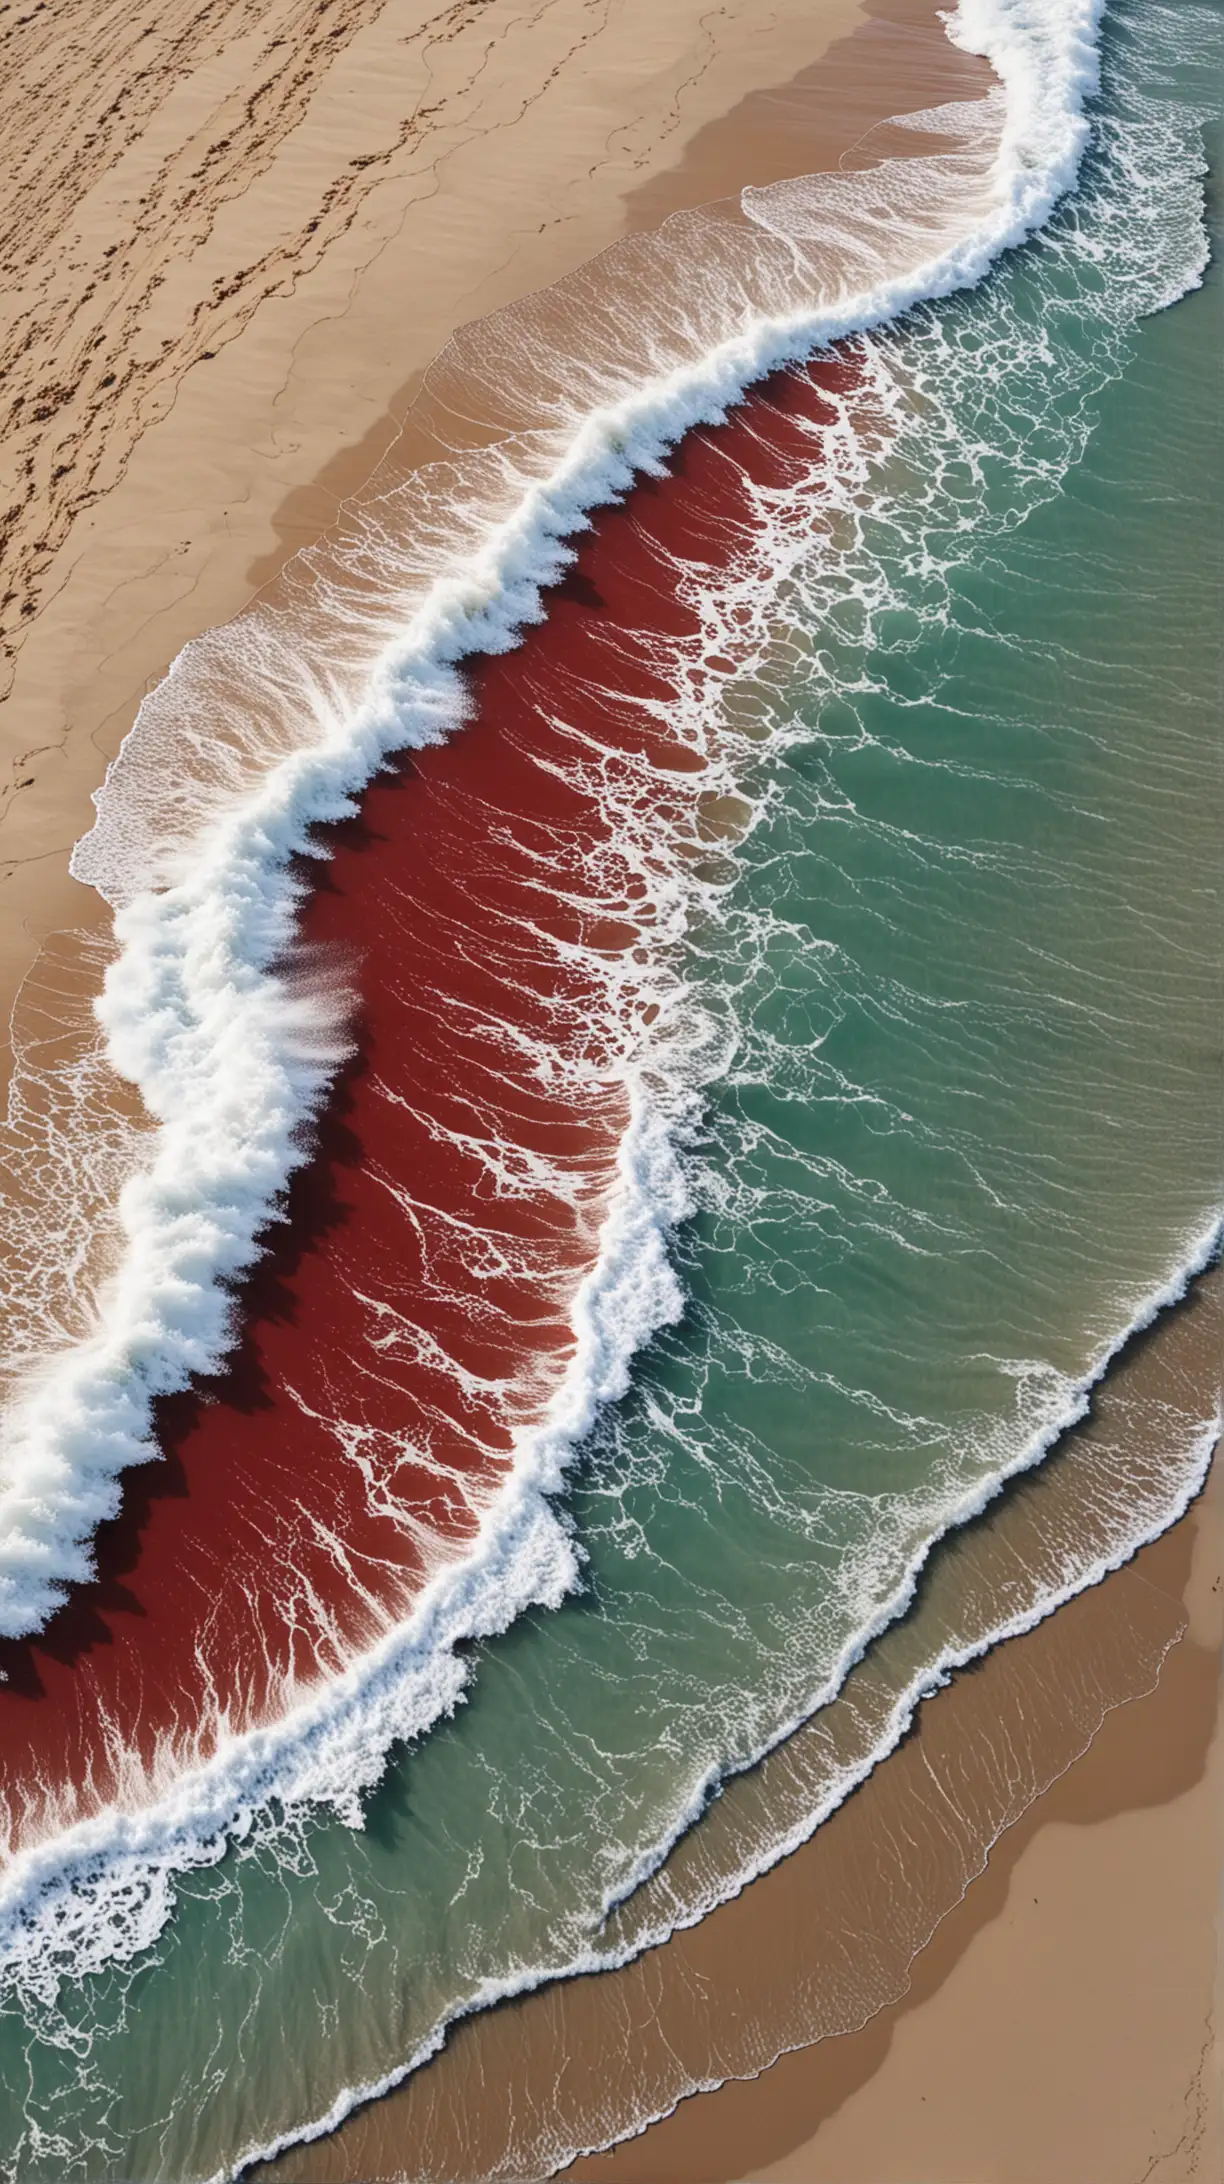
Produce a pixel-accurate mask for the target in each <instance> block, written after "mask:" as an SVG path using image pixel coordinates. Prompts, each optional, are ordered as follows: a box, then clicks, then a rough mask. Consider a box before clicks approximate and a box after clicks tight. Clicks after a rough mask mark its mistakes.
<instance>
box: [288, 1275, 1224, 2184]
mask: <svg viewBox="0 0 1224 2184" xmlns="http://www.w3.org/2000/svg"><path fill="white" fill-rule="evenodd" d="M1222 1329H1224V1283H1222V1282H1221V1279H1220V1277H1218V1276H1217V1277H1215V1278H1214V1279H1213V1280H1212V1281H1209V1282H1208V1283H1205V1284H1202V1285H1200V1287H1199V1290H1198V1291H1197V1292H1196V1296H1195V1298H1194V1300H1193V1302H1192V1304H1191V1306H1190V1307H1189V1308H1188V1309H1183V1310H1182V1312H1181V1313H1178V1314H1174V1315H1172V1316H1170V1317H1169V1318H1168V1319H1167V1320H1165V1321H1164V1322H1162V1323H1161V1325H1160V1327H1159V1328H1158V1329H1157V1330H1155V1332H1154V1333H1153V1334H1152V1335H1150V1336H1149V1337H1147V1338H1144V1339H1143V1340H1141V1341H1140V1342H1139V1343H1138V1344H1136V1345H1134V1346H1132V1349H1131V1351H1130V1352H1129V1353H1128V1356H1127V1359H1126V1360H1125V1361H1124V1365H1123V1368H1122V1370H1121V1371H1120V1372H1115V1374H1114V1375H1113V1376H1111V1381H1110V1384H1109V1386H1108V1387H1107V1388H1106V1389H1105V1390H1103V1391H1102V1394H1101V1397H1100V1400H1099V1402H1098V1404H1097V1405H1096V1407H1095V1413H1094V1417H1093V1419H1092V1420H1090V1421H1089V1423H1088V1425H1087V1426H1086V1427H1084V1428H1082V1429H1079V1430H1078V1431H1077V1433H1076V1434H1075V1435H1072V1436H1069V1437H1068V1441H1067V1443H1066V1444H1065V1447H1064V1451H1063V1453H1062V1455H1061V1456H1060V1458H1059V1459H1056V1460H1055V1462H1054V1465H1053V1467H1051V1466H1049V1465H1047V1466H1046V1467H1043V1469H1042V1471H1041V1472H1038V1473H1037V1474H1034V1475H1033V1476H1032V1478H1031V1479H1030V1480H1028V1481H1022V1482H1018V1484H1017V1486H1016V1487H1015V1488H1013V1489H1011V1490H1009V1495H1008V1496H1007V1497H1005V1498H1004V1501H1003V1502H1002V1503H1000V1504H999V1505H997V1507H996V1511H995V1513H994V1514H993V1515H992V1516H991V1517H990V1518H989V1519H988V1520H985V1522H984V1524H983V1525H982V1526H981V1527H979V1528H978V1531H977V1542H976V1545H974V1543H973V1542H972V1541H970V1540H969V1537H968V1535H966V1546H967V1547H969V1548H970V1550H971V1553H972V1556H973V1557H974V1558H976V1560H977V1566H978V1567H979V1568H987V1569H990V1568H996V1569H998V1568H1006V1567H1007V1565H1008V1562H1009V1560H1010V1558H1011V1556H1012V1555H1013V1553H1014V1552H1015V1551H1016V1550H1017V1549H1020V1550H1021V1551H1023V1544H1024V1542H1025V1541H1026V1540H1029V1539H1031V1527H1032V1524H1033V1522H1034V1520H1037V1521H1039V1522H1041V1523H1043V1524H1045V1525H1047V1526H1049V1527H1050V1528H1051V1529H1053V1530H1057V1528H1058V1524H1059V1522H1060V1521H1061V1517H1062V1516H1065V1514H1066V1511H1067V1509H1068V1508H1070V1509H1071V1510H1073V1511H1075V1510H1078V1511H1080V1512H1081V1521H1082V1509H1083V1505H1084V1496H1085V1493H1086V1492H1088V1493H1089V1494H1090V1493H1091V1487H1090V1485H1089V1476H1090V1473H1089V1471H1087V1470H1085V1469H1084V1467H1083V1461H1082V1458H1083V1454H1084V1453H1085V1452H1089V1451H1091V1449H1092V1448H1093V1447H1096V1448H1100V1447H1102V1446H1111V1447H1113V1448H1115V1449H1116V1450H1117V1452H1118V1454H1119V1456H1120V1458H1121V1464H1122V1468H1123V1470H1124V1471H1126V1472H1129V1470H1130V1467H1131V1464H1132V1462H1133V1464H1134V1466H1135V1468H1136V1469H1139V1468H1141V1466H1142V1464H1143V1462H1144V1461H1145V1460H1146V1457H1145V1450H1144V1447H1143V1445H1142V1440H1141V1436H1146V1437H1147V1439H1148V1443H1149V1446H1148V1449H1147V1452H1146V1455H1147V1456H1154V1457H1155V1459H1156V1461H1157V1462H1159V1460H1160V1459H1159V1452H1160V1449H1161V1448H1162V1447H1167V1446H1168V1441H1167V1410H1166V1406H1168V1405H1169V1404H1179V1403H1183V1402H1185V1401H1186V1400H1187V1399H1189V1401H1190V1403H1191V1405H1192V1409H1193V1414H1194V1415H1199V1414H1200V1412H1201V1409H1202V1408H1204V1407H1205V1404H1206V1403H1209V1402H1210V1400H1211V1398H1212V1396H1213V1394H1214V1392H1215V1390H1216V1389H1217V1388H1218V1384H1219V1380H1220V1370H1221V1334H1222ZM1119 1429H1121V1430H1120V1431H1119ZM1073 1444H1074V1446H1073ZM1076 1450H1078V1451H1079V1452H1080V1453H1079V1454H1077V1453H1076ZM1060 1466H1061V1467H1062V1478H1061V1483H1060V1481H1059V1478H1058V1476H1057V1473H1058V1470H1059V1467H1060ZM1077 1466H1078V1467H1079V1468H1077ZM1098 1485H1099V1478H1098ZM960 1554H961V1550H960V1549H957V1550H955V1553H954V1559H953V1565H952V1567H953V1571H954V1584H955V1585H961V1586H963V1585H964V1583H965V1581H966V1571H967V1570H968V1569H969V1568H971V1567H972V1566H973V1563H972V1562H971V1561H969V1560H966V1559H964V1557H963V1556H962V1558H961V1560H960V1563H959V1572H960V1574H959V1575H956V1574H955V1572H956V1568H957V1563H956V1556H957V1555H960ZM982 1557H986V1559H985V1560H984V1561H983V1560H982V1559H981V1558H982ZM1222 1583H1224V1474H1222V1475H1220V1477H1218V1478H1217V1479H1216V1480H1215V1482H1214V1483H1213V1484H1212V1486H1210V1487H1209V1489H1208V1492H1207V1494H1206V1495H1205V1496H1204V1497H1203V1498H1202V1499H1201V1500H1200V1502H1199V1503H1198V1504H1197V1505H1196V1506H1195V1508H1194V1509H1192V1511H1191V1512H1190V1514H1189V1516H1188V1517H1187V1518H1185V1519H1184V1520H1183V1521H1182V1522H1181V1523H1180V1524H1178V1525H1176V1526H1174V1527H1173V1528H1172V1530H1170V1531H1169V1532H1168V1533H1166V1534H1165V1535H1164V1537H1163V1538H1161V1539H1159V1540H1157V1541H1156V1542H1155V1543H1154V1544H1153V1545H1151V1546H1150V1547H1147V1548H1145V1549H1143V1550H1142V1551H1141V1553H1140V1554H1139V1555H1137V1556H1136V1557H1135V1558H1134V1559H1133V1560H1132V1561H1131V1562H1130V1563H1128V1564H1127V1565H1126V1566H1125V1567H1124V1568H1123V1569H1121V1570H1120V1571H1118V1572H1117V1573H1115V1574H1114V1575H1113V1576H1112V1577H1110V1578H1108V1579H1106V1581H1105V1582H1104V1583H1103V1584H1101V1585H1098V1586H1096V1587H1093V1588H1091V1589H1090V1590H1089V1591H1088V1592H1086V1593H1084V1594H1081V1595H1080V1596H1079V1597H1078V1598H1076V1599H1075V1600H1073V1601H1071V1602H1070V1603H1069V1604H1068V1605H1067V1606H1065V1607H1064V1608H1062V1609H1060V1610H1059V1611H1058V1612H1057V1613H1055V1614H1054V1615H1052V1616H1051V1617H1049V1618H1048V1619H1047V1620H1046V1621H1045V1622H1044V1623H1042V1624H1040V1625H1039V1626H1038V1627H1037V1628H1036V1629H1035V1630H1033V1631H1031V1632H1029V1633H1028V1634H1027V1635H1026V1636H1024V1637H1021V1638H1018V1639H1015V1640H1012V1641H1011V1642H1009V1643H1008V1644H1006V1645H1003V1646H999V1647H997V1648H995V1649H994V1651H992V1652H991V1653H989V1654H988V1655H987V1656H986V1657H985V1659H984V1660H982V1661H981V1662H980V1663H979V1664H978V1665H977V1666H976V1667H975V1668H974V1669H973V1670H972V1671H971V1672H969V1673H965V1674H962V1675H960V1676H958V1677H957V1678H956V1679H955V1681H954V1682H953V1683H952V1685H951V1686H950V1687H949V1688H948V1689H947V1690H945V1691H943V1692H941V1693H939V1694H938V1695H937V1696H936V1697H935V1698H933V1699H931V1700H929V1701H928V1702H927V1703H926V1705H925V1706H924V1707H923V1708H922V1709H921V1712H920V1715H919V1719H918V1724H917V1728H916V1731H915V1733H913V1734H912V1735H911V1736H910V1737H908V1738H907V1739H906V1740H905V1742H904V1743H903V1744H902V1745H901V1746H900V1747H899V1748H898V1749H897V1751H896V1752H895V1753H894V1754H893V1755H892V1757H891V1758H889V1759H888V1760H886V1761H885V1762H884V1763H883V1764H882V1765H881V1766H880V1767H878V1768H877V1769H876V1771H875V1773H874V1774H873V1775H872V1776H871V1777H870V1779H869V1780H868V1781H867V1783H866V1784H865V1785H864V1787H863V1788H862V1789H861V1790H860V1791H859V1792H858V1793H857V1794H856V1795H855V1796H854V1797H852V1798H850V1799H849V1800H848V1801H847V1802H846V1803H845V1804H844V1805H843V1806H842V1807H841V1808H840V1810H839V1811H838V1812H837V1813H835V1814H834V1816H833V1818H832V1819H831V1820H829V1821H827V1822H826V1823H825V1825H824V1826H823V1827H821V1828H820V1829H819V1830H818V1831H817V1832H816V1834H815V1835H814V1836H813V1837H812V1839H811V1840H810V1841H809V1842H808V1843H807V1844H805V1845H804V1846H803V1847H802V1848H801V1849H800V1850H798V1851H797V1852H796V1853H794V1854H793V1855H792V1856H791V1857H790V1858H788V1859H786V1860H785V1861H784V1862H783V1863H782V1864H780V1865H778V1866H777V1867H775V1868H774V1869H773V1870H772V1871H771V1872H768V1873H766V1874H765V1875H764V1877H763V1878H762V1879H760V1880H758V1881H756V1882H755V1883H754V1884H753V1885H752V1886H751V1887H750V1888H748V1889H747V1890H745V1891H744V1893H743V1894H742V1895H740V1896H739V1897H738V1898H736V1899H735V1900H733V1901H731V1902H729V1903H727V1904H725V1905H724V1906H723V1907H722V1908H721V1909H720V1910H717V1911H715V1912H713V1913H712V1914H711V1915H710V1916H709V1917H707V1918H706V1919H705V1920H704V1921H702V1923H701V1924H699V1925H698V1926H697V1927H695V1928H693V1929H692V1930H690V1931H687V1932H680V1933H678V1934H676V1935H675V1936H674V1937H673V1939H672V1940H671V1941H670V1942H669V1943H667V1944H666V1945H665V1946H664V1947H662V1948H659V1949H656V1950H654V1951H652V1952H650V1953H648V1954H647V1955H646V1956H644V1957H641V1958H639V1959H637V1960H636V1961H635V1962H633V1963H631V1964H630V1965H628V1966H627V1967H626V1968H625V1969H624V1970H622V1971H617V1972H609V1973H604V1974H602V1975H600V1976H598V1977H594V1978H586V1979H579V1980H574V1981H569V1982H565V1983H562V1984H560V1985H557V1986H553V1987H551V1988H547V1989H543V1990H541V1991H540V1992H538V1993H536V1994H534V1995H531V1996H528V1997H527V1998H526V1999H525V2000H523V2001H521V2002H518V2003H514V2004H510V2005H507V2006H505V2007H502V2008H500V2009H497V2010H494V2011H491V2012H488V2013H486V2014H485V2015H484V2016H482V2017H477V2018H474V2019H472V2020H470V2021H468V2022H467V2023H466V2024H464V2025H461V2026H460V2027H459V2028H458V2029H457V2030H456V2032H455V2033H454V2034H453V2035H452V2037H451V2039H450V2041H449V2043H448V2046H447V2048H446V2050H445V2051H444V2052H443V2054H442V2055H441V2056H440V2057H439V2058H438V2060H437V2061H436V2062H435V2063H433V2064H431V2065H430V2066H429V2067H428V2068H427V2069H425V2070H422V2071H420V2072H418V2073H417V2074H416V2076H415V2077H414V2078H412V2079H410V2080H409V2081H408V2082H407V2083H406V2084H405V2086H404V2087H403V2088H402V2089H401V2090H400V2091H399V2092H397V2093H395V2094H393V2095H391V2096H390V2097H389V2098H387V2099H386V2100H383V2101H380V2102H377V2103H375V2104H373V2105H372V2106H370V2107H368V2108H366V2109H364V2110H361V2111H359V2112H358V2113H357V2114H355V2115H354V2116H353V2117H352V2118H351V2119H350V2121H349V2122H348V2123H347V2124H346V2125H345V2126H344V2127H343V2129H342V2130H341V2131H339V2132H338V2133H336V2134H334V2135H333V2136H332V2137H331V2138H330V2139H327V2140H325V2141H321V2142H319V2143H318V2144H315V2145H313V2146H308V2147H304V2148H300V2149H297V2150H295V2151H293V2152H291V2153H290V2154H288V2155H287V2156H286V2157H285V2158H284V2159H283V2160H282V2161H281V2162H279V2163H277V2164H276V2165H274V2167H273V2169H272V2170H271V2171H270V2172H267V2173H268V2175H269V2184H357V2180H360V2179H376V2178H377V2179H384V2178H393V2177H410V2178H412V2179H413V2180H417V2179H429V2180H431V2184H477V2180H479V2179H482V2178H489V2177H495V2178H499V2179H500V2178H511V2177H513V2178H519V2177H531V2178H539V2177H542V2176H544V2175H546V2174H548V2173H551V2171H552V2170H553V2169H554V2168H555V2167H556V2165H557V2163H558V2162H559V2161H561V2160H564V2159H565V2157H566V2155H567V2154H568V2153H570V2152H572V2150H573V2148H574V2147H575V2146H580V2145H582V2144H584V2143H585V2144H587V2145H591V2144H601V2143H603V2144H607V2143H608V2142H609V2141H610V2140H612V2139H613V2138H614V2137H615V2136H616V2134H618V2133H624V2132H625V2131H627V2130H630V2129H632V2128H633V2127H634V2125H635V2123H640V2121H642V2120H644V2119H645V2118H646V2117H649V2116H650V2115H651V2114H655V2115H659V2114H665V2112H666V2110H667V2109H668V2107H674V2113H672V2114H670V2115H668V2116H666V2120H664V2121H663V2122H661V2123H657V2124H655V2125H653V2126H652V2127H651V2128H650V2129H648V2130H646V2131H645V2132H644V2133H643V2134H642V2135H641V2136H638V2137H635V2138H631V2139H629V2140H628V2141H626V2142H625V2143H624V2144H622V2145H620V2146H618V2147H616V2148H615V2149H614V2150H613V2151H612V2152H610V2153H608V2154H605V2155H596V2156H593V2157H589V2158H586V2159H582V2160H579V2161H577V2162H576V2163H574V2164H573V2165H572V2166H571V2167H570V2168H569V2169H567V2170H566V2171H565V2174H566V2175H567V2177H571V2178H573V2179H574V2180H578V2179H582V2180H587V2179H589V2180H590V2184H733V2180H737V2179H746V2178H751V2179H753V2180H756V2179H758V2178H761V2179H764V2178H765V2177H766V2176H769V2177H773V2176H776V2177H778V2178H783V2177H785V2178H788V2179H791V2180H793V2184H1140V2179H1141V2178H1144V2177H1146V2176H1148V2175H1150V2176H1151V2177H1152V2178H1154V2179H1156V2180H1157V2184H1190V2180H1191V2179H1194V2180H1196V2184H1205V2180H1206V2179H1208V2178H1213V2177H1215V2176H1216V2175H1217V2174H1218V2173H1219V2161H1220V2156H1221V2153H1222V2151H1224V2145H1222V2142H1221V2139H1220V2136H1219V2121H1220V2117H1219V2053H1218V2050H1217V2048H1216V2047H1215V2046H1214V2045H1213V2044H1212V2042H1211V2037H1210V2036H1211V2013H1212V2008H1213V1998H1212V1990H1213V1982H1214V1976H1215V1962H1216V1931H1215V1921H1216V1908H1217V1896H1218V1888H1219V1873H1220V1852H1221V1840H1220V1823H1221V1817H1222V1813H1224V1782H1222V1780H1221V1772H1222V1765H1224V1753H1222V1751H1221V1744H1220V1740H1219V1737H1218V1734H1217V1715H1218V1705H1219V1691H1220V1645H1221V1627H1222V1618H1224V1591H1222ZM920 1612H925V1611H923V1610H922V1609H921V1604H920ZM808 1735H809V1732H807V1731H801V1732H800V1733H799V1737H798V1738H797V1739H796V1740H795V1742H796V1744H799V1743H802V1742H803V1740H804V1739H805V1738H807V1737H808ZM785 1750H786V1748H784V1751H783V1754H780V1755H778V1757H779V1758H782V1757H784V1756H785ZM774 1764H775V1762H773V1761H769V1762H766V1768H765V1770H763V1771H762V1772H763V1774H767V1773H768V1770H769V1768H770V1767H771V1766H773V1765H774ZM774 1781H775V1785H776V1783H777V1781H778V1777H777V1776H775V1777H774ZM1044 1785H1050V1786H1049V1787H1046V1788H1045V1794H1044V1795H1042V1794H1041V1792H1042V1788H1043V1786H1044ZM737 1794H738V1793H737V1789H736V1786H733V1787H732V1790H731V1792H730V1793H729V1796H728V1800H727V1803H731V1802H732V1801H733V1800H734V1799H735V1797H736V1795H737ZM723 1810H724V1808H723V1807H722V1806H715V1807H714V1808H713V1810H712V1813H711V1815H710V1816H709V1817H708V1818H707V1820H706V1821H705V1822H704V1823H703V1824H702V1826H701V1827H699V1828H698V1829H696V1830H695V1831H694V1833H693V1835H692V1836H690V1837H689V1838H688V1839H687V1844H686V1845H682V1846H681V1851H680V1853H678V1854H677V1855H685V1854H687V1855H690V1856H696V1857H700V1855H701V1844H702V1838H703V1837H705V1838H707V1839H708V1837H709V1832H710V1829H711V1827H712V1826H713V1827H714V1828H716V1829H717V1827H718V1826H719V1824H720V1818H721V1815H722V1812H723ZM709 1862H710V1860H709V1854H708V1853H707V1863H709ZM1034 1899H1035V1900H1034ZM843 2028H848V2029H843ZM821 2031H825V2032H826V2033H828V2034H829V2035H830V2036H827V2037H823V2038H821V2037H820V2033H821ZM813 2042H815V2044H812V2043H813ZM792 2050H793V2051H794V2052H790V2051H792ZM779 2055H781V2057H782V2060H780V2061H777V2062H776V2063H774V2067H773V2068H768V2067H766V2066H768V2065H769V2064H770V2063H771V2062H772V2061H773V2059H774V2058H775V2057H777V2056H779ZM737 2079H738V2080H740V2081H742V2082H734V2081H735V2080H737ZM719 2080H731V2081H732V2082H728V2083H723V2084H722V2085H720V2086H719V2089H718V2090H716V2091H712V2092H707V2093H704V2094H702V2093H698V2094H695V2095H694V2097H692V2098H685V2097H683V2096H684V2095H686V2094H689V2093H692V2091H693V2089H694V2088H695V2087H699V2086H701V2085H702V2084H705V2085H707V2086H709V2085H712V2084H717V2083H718V2081H719ZM677 2102H678V2103H679V2105H678V2106H676V2105H675V2104H676V2103H677ZM1162 2163H1163V2166H1161V2164H1162ZM775 2165H776V2166H775Z"/></svg>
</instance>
